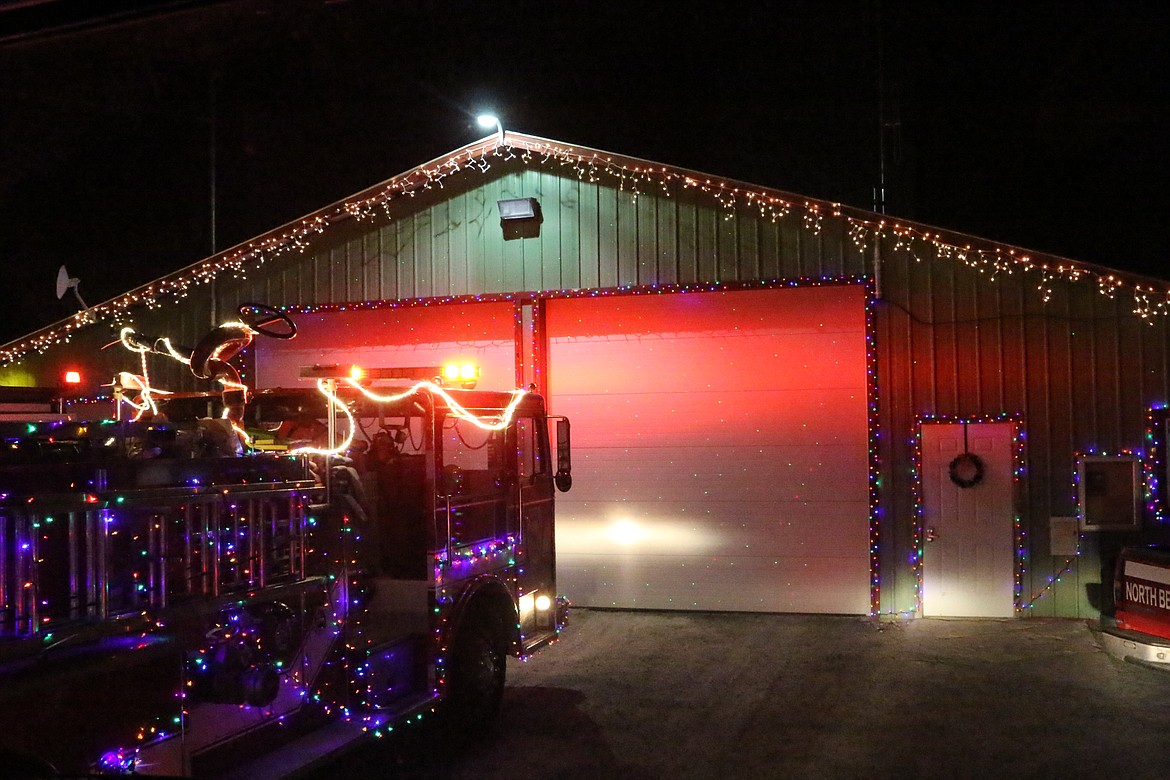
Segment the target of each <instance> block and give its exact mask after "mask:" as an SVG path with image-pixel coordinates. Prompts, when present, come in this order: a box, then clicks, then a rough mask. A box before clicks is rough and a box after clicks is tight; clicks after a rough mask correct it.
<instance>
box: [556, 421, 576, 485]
mask: <svg viewBox="0 0 1170 780" xmlns="http://www.w3.org/2000/svg"><path fill="white" fill-rule="evenodd" d="M553 484H554V485H556V486H557V490H559V491H561V492H562V493H568V492H569V488H571V487H573V463H572V458H571V457H570V455H569V419H568V418H567V417H561V418H559V419H558V420H557V472H556V474H554V475H553Z"/></svg>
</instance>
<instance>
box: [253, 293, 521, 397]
mask: <svg viewBox="0 0 1170 780" xmlns="http://www.w3.org/2000/svg"><path fill="white" fill-rule="evenodd" d="M293 319H294V320H295V322H296V323H297V329H298V332H297V335H296V338H294V339H291V340H289V341H279V340H277V339H269V338H263V337H259V338H257V339H256V341H255V342H254V343H255V347H256V378H255V380H254V383H255V386H256V387H298V386H301V385H310V383H309V382H307V381H306V380H303V379H299V378H298V376H299V371H300V368H301V367H302V366H312V365H316V364H322V365H325V364H329V365H332V364H336V365H342V366H345V365H358V366H363V367H366V368H388V367H403V366H442V365H445V364H446V363H448V362H451V361H456V360H472V361H474V362H475V363H476V364H478V365H479V367H480V372H481V374H480V377H481V379H480V386H481V387H486V388H493V389H498V388H503V389H510V388H512V387H515V386H516V346H515V341H516V320H515V314H514V310H513V306H512V304H511V303H472V304H466V305H457V304H450V305H444V306H410V307H403V308H398V309H392V308H387V309H367V310H361V311H339V312H329V313H322V314H297V315H294V316H293Z"/></svg>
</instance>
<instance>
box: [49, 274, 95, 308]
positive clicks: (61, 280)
mask: <svg viewBox="0 0 1170 780" xmlns="http://www.w3.org/2000/svg"><path fill="white" fill-rule="evenodd" d="M80 283H81V280H80V279H78V278H77V277H75V276H70V275H69V272H68V271H66V270H65V266H61V267H60V268H58V269H57V300H61V299H62V298H64V297H65V292H66V291H67V290H68V289H69V288H70V287H72V288H73V294H74V295H76V296H77V302H78V303H80V304H81V308H82V309H88V308H89V306H87V305H86V303H85V301H83V300H81V293H79V292H78V291H77V285H79V284H80Z"/></svg>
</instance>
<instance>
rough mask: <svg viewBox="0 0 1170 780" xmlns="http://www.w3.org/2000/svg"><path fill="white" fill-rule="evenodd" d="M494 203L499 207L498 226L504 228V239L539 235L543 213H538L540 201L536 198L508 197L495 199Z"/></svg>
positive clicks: (509, 239)
mask: <svg viewBox="0 0 1170 780" xmlns="http://www.w3.org/2000/svg"><path fill="white" fill-rule="evenodd" d="M496 205H497V206H498V207H499V209H500V227H501V228H503V230H504V240H505V241H511V240H512V239H513V238H536V237H537V236H539V235H540V223H541V222H543V221H544V215H543V214H541V213H540V201H538V200H537V199H536V198H508V199H507V200H498V201H496Z"/></svg>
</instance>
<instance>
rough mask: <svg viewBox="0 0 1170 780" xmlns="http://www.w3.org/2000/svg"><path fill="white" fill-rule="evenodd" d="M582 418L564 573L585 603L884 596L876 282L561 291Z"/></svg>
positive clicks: (556, 405)
mask: <svg viewBox="0 0 1170 780" xmlns="http://www.w3.org/2000/svg"><path fill="white" fill-rule="evenodd" d="M547 311H548V333H549V345H550V353H551V357H550V367H551V370H550V373H549V396H550V400H551V403H552V406H553V409H554V411H555V412H556V413H558V414H566V415H568V416H569V417H570V418H571V419H572V420H573V437H574V442H573V443H574V489H573V491H571V492H570V493H568V494H566V495H564V496H562V497H560V498H559V499H558V518H559V519H558V533H557V546H558V556H559V563H558V577H559V584H560V587H561V589H562V590H563V591H564V592H565V593H566V595H568V596H569V598H570V599H572V600H573V601H575V602H576V603H579V604H583V605H601V606H606V605H608V606H626V607H638V606H640V607H648V608H650V607H652V608H665V609H671V608H673V609H744V610H762V611H802V612H840V613H863V612H866V611H868V609H869V452H868V449H869V447H868V442H869V438H868V430H867V424H868V397H867V386H866V382H867V364H866V358H865V344H866V338H865V295H864V290H863V289H862V288H860V287H836V288H831V287H821V288H812V289H798V290H787V289H786V290H765V291H750V292H735V293H697V294H687V295H676V296H639V297H636V298H618V299H595V300H582V299H573V300H564V301H562V300H553V301H549V305H548V309H547Z"/></svg>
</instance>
